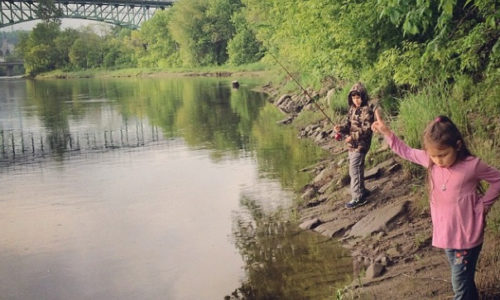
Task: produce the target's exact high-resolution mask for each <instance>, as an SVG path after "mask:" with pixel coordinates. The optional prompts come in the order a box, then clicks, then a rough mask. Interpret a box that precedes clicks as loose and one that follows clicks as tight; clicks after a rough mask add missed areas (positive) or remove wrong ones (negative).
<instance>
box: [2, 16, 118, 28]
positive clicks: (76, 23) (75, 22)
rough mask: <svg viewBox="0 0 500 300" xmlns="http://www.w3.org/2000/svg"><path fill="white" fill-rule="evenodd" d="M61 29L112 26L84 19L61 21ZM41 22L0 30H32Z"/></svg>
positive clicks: (30, 22) (21, 24)
mask: <svg viewBox="0 0 500 300" xmlns="http://www.w3.org/2000/svg"><path fill="white" fill-rule="evenodd" d="M61 20H62V23H61V27H62V28H63V29H64V28H68V27H71V28H79V27H83V26H87V25H99V26H101V25H103V26H112V25H110V24H107V23H104V22H97V21H90V20H82V19H61ZM40 22H41V20H34V21H29V22H23V23H19V24H16V25H12V26H7V27H3V28H0V31H14V30H31V29H33V27H35V26H36V24H38V23H40Z"/></svg>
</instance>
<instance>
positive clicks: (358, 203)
mask: <svg viewBox="0 0 500 300" xmlns="http://www.w3.org/2000/svg"><path fill="white" fill-rule="evenodd" d="M367 202H368V200H366V198H365V197H363V198H361V199H352V200H351V201H349V202H347V203H346V204H345V207H347V208H356V207H359V206H362V205H365V204H366V203H367Z"/></svg>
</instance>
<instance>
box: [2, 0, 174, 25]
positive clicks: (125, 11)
mask: <svg viewBox="0 0 500 300" xmlns="http://www.w3.org/2000/svg"><path fill="white" fill-rule="evenodd" d="M174 2H175V0H163V1H160V0H158V1H155V0H149V1H140V0H137V1H129V0H122V1H115V0H110V1H106V2H104V1H91V0H89V1H65V0H60V1H58V0H56V1H54V3H55V6H56V8H57V9H59V10H60V12H61V13H62V15H61V16H59V17H61V18H72V19H86V20H95V21H101V22H105V23H110V24H115V25H119V26H125V27H130V28H138V27H139V26H140V24H141V23H142V22H143V21H145V20H148V19H149V18H151V17H152V16H153V14H154V12H155V11H156V10H157V9H165V8H167V7H168V6H171V5H172V4H173V3H174ZM39 7H40V3H39V2H38V1H32V0H24V1H14V0H8V1H1V2H0V9H1V15H0V21H1V23H0V28H1V27H5V26H10V25H14V24H18V23H22V22H26V21H31V20H36V19H39V17H38V16H37V13H36V12H37V11H38V9H39Z"/></svg>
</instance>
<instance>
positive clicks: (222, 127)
mask: <svg viewBox="0 0 500 300" xmlns="http://www.w3.org/2000/svg"><path fill="white" fill-rule="evenodd" d="M241 83H242V86H241V87H240V88H239V89H232V88H231V84H230V81H229V80H224V79H213V78H143V79H137V78H130V79H127V78H126V79H78V80H42V81H33V80H24V79H12V80H0V142H1V145H0V147H1V149H0V228H1V234H0V295H2V296H1V297H2V298H3V299H174V300H176V299H224V297H225V296H227V297H228V298H229V297H231V296H230V295H231V294H233V296H232V297H233V298H234V297H236V295H237V296H238V297H246V298H248V299H327V298H331V297H334V293H335V290H336V288H338V287H339V286H341V285H342V284H343V283H345V281H346V280H347V279H348V277H349V273H350V270H351V264H350V259H349V258H348V257H346V253H345V252H344V251H343V250H342V249H341V248H340V247H339V246H338V245H337V244H336V243H334V242H333V241H327V240H325V239H324V238H322V237H320V236H319V235H316V234H313V233H303V232H302V233H301V232H299V230H298V229H297V225H296V224H295V221H294V218H293V214H291V212H293V210H292V209H291V208H292V207H293V205H294V203H295V201H296V199H295V198H296V193H294V191H297V190H299V189H300V187H302V186H303V185H304V184H305V183H307V182H308V181H309V180H310V178H309V177H308V176H309V175H308V174H307V173H304V172H299V170H300V169H301V168H303V167H305V166H308V165H310V164H312V163H314V162H315V161H317V160H319V159H321V157H323V156H324V155H325V153H324V152H323V151H322V150H321V149H318V147H316V146H315V145H312V144H310V143H308V142H307V141H299V140H298V138H297V136H296V132H295V131H294V130H292V129H290V128H286V127H283V126H279V125H277V124H276V121H277V120H279V119H280V118H283V116H282V115H281V114H280V113H279V112H278V110H277V109H276V108H275V107H274V106H272V105H271V104H270V103H268V101H267V100H266V96H265V95H263V94H260V93H257V92H255V91H253V90H252V87H254V86H255V85H257V84H261V83H259V82H258V81H255V80H248V81H246V80H241Z"/></svg>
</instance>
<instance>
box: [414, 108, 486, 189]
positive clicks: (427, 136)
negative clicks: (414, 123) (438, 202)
mask: <svg viewBox="0 0 500 300" xmlns="http://www.w3.org/2000/svg"><path fill="white" fill-rule="evenodd" d="M423 144H424V147H425V146H426V145H429V144H435V145H438V146H443V147H453V148H455V149H456V150H457V160H464V159H466V158H467V157H468V156H471V155H472V153H471V152H470V151H469V149H468V148H467V145H465V141H464V139H463V137H462V134H461V133H460V131H459V130H458V128H457V126H456V125H455V124H454V123H453V122H452V121H451V120H450V118H448V117H447V116H438V117H437V118H435V119H434V120H433V121H432V122H430V123H429V125H427V128H426V129H425V131H424V136H423ZM433 165H434V163H433V162H432V160H430V159H429V167H428V168H427V178H428V182H429V189H430V187H431V186H432V183H431V180H430V179H431V169H432V166H433ZM477 191H478V192H479V193H481V194H482V193H484V190H483V188H482V187H481V185H478V187H477ZM429 192H430V190H429Z"/></svg>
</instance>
